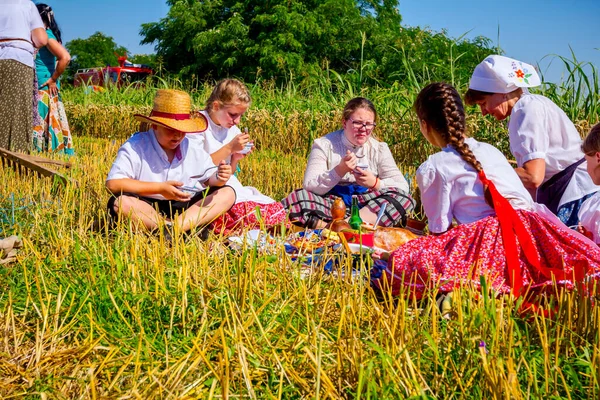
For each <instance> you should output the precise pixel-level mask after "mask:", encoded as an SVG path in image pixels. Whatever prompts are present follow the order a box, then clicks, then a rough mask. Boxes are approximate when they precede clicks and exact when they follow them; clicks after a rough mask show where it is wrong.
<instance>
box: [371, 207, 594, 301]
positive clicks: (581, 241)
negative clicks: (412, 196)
mask: <svg viewBox="0 0 600 400" xmlns="http://www.w3.org/2000/svg"><path fill="white" fill-rule="evenodd" d="M517 214H518V215H519V218H520V219H521V220H522V221H523V223H524V225H525V228H526V230H527V232H528V234H529V240H531V242H532V243H534V244H535V246H534V247H535V250H536V251H537V253H538V255H539V258H540V262H541V266H542V267H547V268H559V269H562V270H564V271H565V273H566V275H567V276H569V277H575V276H580V277H582V278H581V279H583V280H584V281H587V282H592V281H593V280H594V279H595V280H598V282H600V247H598V246H595V245H593V244H592V242H589V241H586V240H585V238H582V236H581V235H579V234H577V233H576V232H573V231H571V230H570V229H568V228H567V227H565V226H558V225H556V224H554V223H552V222H550V221H548V220H547V219H545V218H544V217H541V216H539V215H538V214H536V213H534V212H529V211H523V210H517ZM517 246H518V247H519V251H520V264H521V265H520V266H521V273H522V276H521V278H522V280H523V287H524V288H527V287H529V288H530V289H532V290H535V291H542V290H543V289H545V288H549V287H553V286H554V282H553V281H552V277H548V276H545V275H544V274H543V273H540V272H539V271H538V270H537V269H535V268H534V267H532V266H531V265H530V264H529V263H528V262H527V260H526V259H525V257H524V255H523V252H522V250H521V247H520V244H519V243H518V240H517ZM481 276H484V277H485V279H486V282H487V284H488V285H489V286H491V287H492V288H493V289H494V290H495V291H496V292H498V293H508V292H510V290H511V288H510V280H509V279H508V276H507V263H506V256H505V252H504V245H503V241H502V235H501V232H500V225H499V223H498V218H497V217H495V216H491V217H486V218H484V219H481V220H479V221H477V222H473V223H470V224H464V225H459V226H457V227H456V228H453V229H451V230H449V231H448V232H446V233H444V234H442V235H439V236H425V237H422V238H418V239H415V240H412V241H410V242H408V243H406V244H404V245H403V246H401V247H399V248H398V249H396V250H394V252H393V253H392V254H391V255H390V259H389V261H388V264H387V267H386V268H385V270H383V271H382V274H381V275H380V276H379V277H375V279H374V280H373V283H374V285H375V286H376V287H378V288H379V289H381V290H389V289H391V290H392V293H393V294H394V295H398V294H399V293H400V292H401V291H402V288H405V289H404V291H403V292H404V293H407V292H408V294H413V295H415V296H416V297H419V298H420V297H421V296H422V295H423V292H424V291H426V290H428V289H431V288H434V287H438V288H439V289H440V291H442V292H449V291H452V289H454V288H455V287H457V286H464V285H469V286H471V287H474V288H479V286H480V277H481ZM574 280H575V279H574V278H570V279H566V280H561V281H557V282H556V283H557V284H558V285H560V286H565V287H567V288H571V287H572V286H573V284H574Z"/></svg>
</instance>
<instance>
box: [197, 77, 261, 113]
mask: <svg viewBox="0 0 600 400" xmlns="http://www.w3.org/2000/svg"><path fill="white" fill-rule="evenodd" d="M215 101H216V102H218V103H219V104H220V105H222V106H237V105H246V106H250V103H251V102H252V99H251V98H250V92H249V91H248V88H247V87H246V85H244V84H243V83H242V82H240V81H238V80H237V79H223V80H222V81H220V82H219V83H217V85H216V86H215V88H214V89H213V91H212V93H211V94H210V96H209V98H208V100H207V101H206V110H207V111H212V107H213V104H214V102H215Z"/></svg>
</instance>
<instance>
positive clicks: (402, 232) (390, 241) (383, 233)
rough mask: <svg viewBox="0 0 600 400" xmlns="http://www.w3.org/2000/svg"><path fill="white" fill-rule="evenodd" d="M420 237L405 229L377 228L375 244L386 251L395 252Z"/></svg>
mask: <svg viewBox="0 0 600 400" xmlns="http://www.w3.org/2000/svg"><path fill="white" fill-rule="evenodd" d="M417 237H418V236H417V235H415V234H414V233H412V232H411V231H409V230H408V229H403V228H377V230H376V231H375V237H374V239H373V244H374V246H375V247H379V248H380V249H383V250H386V251H394V250H396V249H397V248H398V247H400V246H402V245H403V244H404V243H406V242H408V241H409V240H413V239H416V238H417Z"/></svg>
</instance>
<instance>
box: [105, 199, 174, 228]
mask: <svg viewBox="0 0 600 400" xmlns="http://www.w3.org/2000/svg"><path fill="white" fill-rule="evenodd" d="M113 209H114V211H115V212H116V213H117V215H118V216H119V218H123V217H127V218H129V219H131V221H132V222H133V225H134V227H135V228H136V229H138V228H139V227H140V226H143V227H145V228H146V229H149V230H152V229H156V228H157V227H158V224H159V223H160V221H161V219H162V217H161V216H160V215H159V214H158V213H157V212H156V210H155V209H154V208H153V207H152V206H151V205H150V204H148V203H146V202H144V201H142V200H140V199H138V198H136V197H131V196H126V195H122V196H119V197H118V198H117V199H116V200H115V204H114V208H113Z"/></svg>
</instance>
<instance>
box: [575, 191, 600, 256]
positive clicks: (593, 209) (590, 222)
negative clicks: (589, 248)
mask: <svg viewBox="0 0 600 400" xmlns="http://www.w3.org/2000/svg"><path fill="white" fill-rule="evenodd" d="M579 223H580V224H581V226H583V227H584V228H585V229H587V230H588V231H590V232H591V233H592V235H593V240H594V242H596V244H598V245H600V192H598V193H596V194H595V195H593V196H592V197H590V198H588V199H587V200H586V201H584V202H583V204H582V205H581V208H580V209H579Z"/></svg>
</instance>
